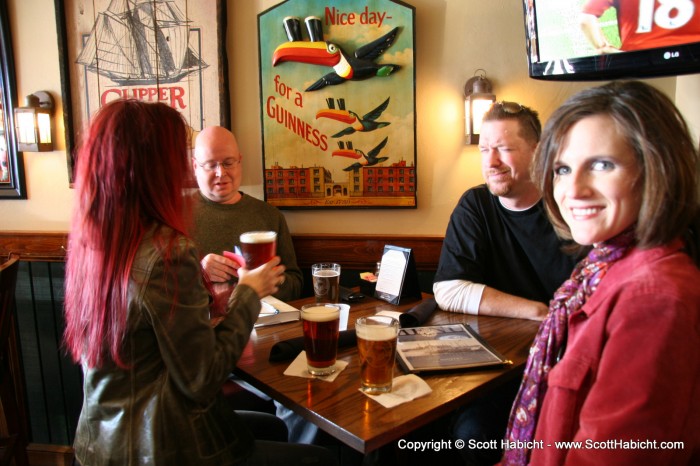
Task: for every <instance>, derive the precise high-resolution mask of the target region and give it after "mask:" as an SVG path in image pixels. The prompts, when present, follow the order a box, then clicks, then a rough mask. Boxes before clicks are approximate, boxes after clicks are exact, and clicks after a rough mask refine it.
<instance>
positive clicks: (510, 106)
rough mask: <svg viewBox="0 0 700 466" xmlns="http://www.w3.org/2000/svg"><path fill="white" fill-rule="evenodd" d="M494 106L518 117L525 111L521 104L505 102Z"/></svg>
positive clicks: (496, 103)
mask: <svg viewBox="0 0 700 466" xmlns="http://www.w3.org/2000/svg"><path fill="white" fill-rule="evenodd" d="M493 105H494V106H499V107H501V109H503V111H504V112H506V113H510V114H511V115H517V114H518V113H520V112H522V111H523V110H524V108H523V106H522V105H520V104H519V103H517V102H506V101H505V100H504V101H501V102H495V103H494V104H493Z"/></svg>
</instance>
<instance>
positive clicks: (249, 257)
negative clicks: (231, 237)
mask: <svg viewBox="0 0 700 466" xmlns="http://www.w3.org/2000/svg"><path fill="white" fill-rule="evenodd" d="M240 239H241V254H243V259H245V265H246V267H247V268H248V269H250V270H253V269H257V268H258V267H260V266H261V265H263V264H266V263H268V262H270V261H271V260H272V258H273V257H275V254H276V251H277V233H276V232H274V231H248V232H245V233H243V234H242V235H241V238H240Z"/></svg>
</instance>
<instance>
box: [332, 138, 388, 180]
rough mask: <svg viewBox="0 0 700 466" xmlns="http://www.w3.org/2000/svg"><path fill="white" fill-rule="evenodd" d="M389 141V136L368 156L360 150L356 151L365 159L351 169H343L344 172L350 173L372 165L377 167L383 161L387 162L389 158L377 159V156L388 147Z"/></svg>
mask: <svg viewBox="0 0 700 466" xmlns="http://www.w3.org/2000/svg"><path fill="white" fill-rule="evenodd" d="M388 140H389V137H388V136H387V137H385V138H384V140H383V141H382V142H380V143H379V144H377V147H375V148H374V149H372V150H371V151H369V152H367V154H365V153H364V152H362V151H361V150H359V149H355V152H357V153H359V154H360V155H361V156H363V157H364V158H365V159H364V160H361V161H359V162H355V163H353V164H352V165H350V166H349V167H345V168H343V171H346V172H349V171H353V170H356V169H358V168H362V167H371V166H372V165H376V164H378V163H382V162H383V161H385V160H387V159H388V158H389V157H377V154H379V152H381V150H382V149H384V146H386V143H387V141H388ZM358 158H359V157H358Z"/></svg>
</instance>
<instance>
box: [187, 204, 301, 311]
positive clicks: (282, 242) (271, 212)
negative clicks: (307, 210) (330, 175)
mask: <svg viewBox="0 0 700 466" xmlns="http://www.w3.org/2000/svg"><path fill="white" fill-rule="evenodd" d="M192 199H193V206H192V207H193V210H194V212H193V214H194V224H193V227H192V237H193V239H194V241H195V243H196V244H197V248H198V249H199V252H200V254H201V257H204V256H206V255H207V254H211V253H214V254H222V253H223V251H233V248H234V246H240V236H241V233H245V232H246V231H263V230H264V231H275V232H277V255H278V256H280V258H281V259H282V264H284V266H285V267H286V271H285V274H284V275H285V280H284V284H282V286H281V287H280V290H279V292H277V294H275V297H277V298H279V299H281V300H283V301H291V300H293V299H297V298H299V296H300V295H301V290H302V280H303V278H302V273H301V270H300V269H299V266H298V265H297V258H296V254H295V253H294V245H293V244H292V236H291V234H290V233H289V228H288V227H287V222H286V220H285V218H284V216H283V215H282V213H281V212H280V211H279V210H278V209H277V208H276V207H274V206H271V205H269V204H267V203H266V202H263V201H261V200H259V199H256V198H254V197H251V196H249V195H247V194H245V193H243V192H241V200H240V201H238V202H236V203H235V204H219V203H216V202H213V201H210V200H209V199H207V198H206V197H204V196H203V195H202V194H201V193H200V192H199V191H196V192H195V193H194V194H193V195H192Z"/></svg>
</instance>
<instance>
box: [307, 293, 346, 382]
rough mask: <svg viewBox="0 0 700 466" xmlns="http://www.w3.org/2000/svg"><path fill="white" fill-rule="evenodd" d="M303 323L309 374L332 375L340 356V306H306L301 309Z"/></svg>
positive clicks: (326, 304)
mask: <svg viewBox="0 0 700 466" xmlns="http://www.w3.org/2000/svg"><path fill="white" fill-rule="evenodd" d="M301 323H302V325H303V328H304V350H305V351H306V365H307V367H308V370H309V373H311V374H313V375H329V374H332V373H333V372H335V358H336V355H337V354H338V332H339V325H340V306H338V305H337V304H333V303H317V304H306V305H304V306H302V308H301Z"/></svg>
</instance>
